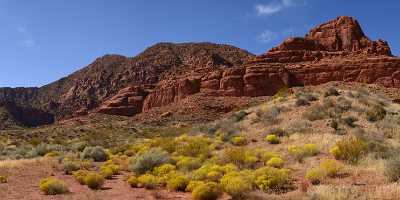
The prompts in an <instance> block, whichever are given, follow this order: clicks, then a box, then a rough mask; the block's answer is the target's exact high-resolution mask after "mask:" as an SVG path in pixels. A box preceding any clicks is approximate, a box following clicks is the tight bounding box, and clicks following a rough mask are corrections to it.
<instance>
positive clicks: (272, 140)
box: [265, 134, 280, 144]
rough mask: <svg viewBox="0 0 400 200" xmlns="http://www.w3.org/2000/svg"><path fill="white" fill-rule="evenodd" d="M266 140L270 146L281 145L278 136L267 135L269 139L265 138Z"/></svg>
mask: <svg viewBox="0 0 400 200" xmlns="http://www.w3.org/2000/svg"><path fill="white" fill-rule="evenodd" d="M265 140H266V141H267V142H268V143H270V144H279V143H280V140H279V138H278V137H277V136H276V135H272V134H270V135H267V137H266V138H265Z"/></svg>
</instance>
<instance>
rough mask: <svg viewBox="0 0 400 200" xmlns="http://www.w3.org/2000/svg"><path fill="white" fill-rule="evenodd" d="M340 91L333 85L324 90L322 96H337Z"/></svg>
mask: <svg viewBox="0 0 400 200" xmlns="http://www.w3.org/2000/svg"><path fill="white" fill-rule="evenodd" d="M339 95H340V93H339V91H337V90H336V89H335V88H334V87H329V88H328V89H327V90H326V91H325V92H324V96H325V97H329V96H339Z"/></svg>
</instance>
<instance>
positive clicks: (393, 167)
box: [384, 156, 400, 182]
mask: <svg viewBox="0 0 400 200" xmlns="http://www.w3.org/2000/svg"><path fill="white" fill-rule="evenodd" d="M384 166H385V168H384V174H385V175H386V177H387V178H388V179H389V181H392V182H396V181H398V180H400V158H399V157H397V156H396V157H392V158H390V159H388V160H386V162H385V165H384Z"/></svg>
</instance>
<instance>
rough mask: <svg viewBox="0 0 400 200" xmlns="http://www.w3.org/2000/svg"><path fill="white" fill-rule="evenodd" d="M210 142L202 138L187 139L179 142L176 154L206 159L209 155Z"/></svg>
mask: <svg viewBox="0 0 400 200" xmlns="http://www.w3.org/2000/svg"><path fill="white" fill-rule="evenodd" d="M210 144H211V141H210V140H209V139H208V138H206V137H203V136H196V137H188V138H187V139H185V140H184V141H183V142H180V143H179V144H178V147H177V153H178V154H179V155H182V156H189V157H198V156H205V157H207V156H208V155H209V154H210V151H211V150H210V147H209V145H210Z"/></svg>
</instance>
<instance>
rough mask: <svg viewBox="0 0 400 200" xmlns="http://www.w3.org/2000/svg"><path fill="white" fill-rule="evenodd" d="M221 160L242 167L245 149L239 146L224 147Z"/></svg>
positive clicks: (244, 163)
mask: <svg viewBox="0 0 400 200" xmlns="http://www.w3.org/2000/svg"><path fill="white" fill-rule="evenodd" d="M221 160H222V162H223V163H232V164H234V165H236V166H239V167H244V166H245V165H246V149H244V148H240V147H236V148H227V149H224V151H223V152H222V155H221Z"/></svg>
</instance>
